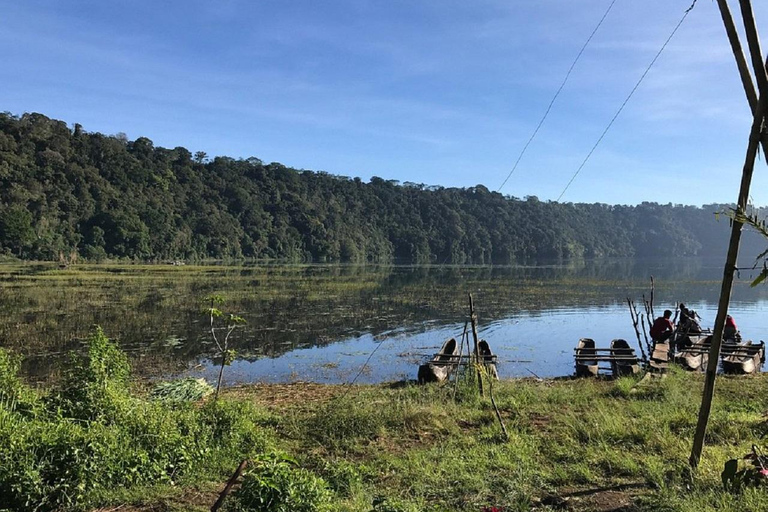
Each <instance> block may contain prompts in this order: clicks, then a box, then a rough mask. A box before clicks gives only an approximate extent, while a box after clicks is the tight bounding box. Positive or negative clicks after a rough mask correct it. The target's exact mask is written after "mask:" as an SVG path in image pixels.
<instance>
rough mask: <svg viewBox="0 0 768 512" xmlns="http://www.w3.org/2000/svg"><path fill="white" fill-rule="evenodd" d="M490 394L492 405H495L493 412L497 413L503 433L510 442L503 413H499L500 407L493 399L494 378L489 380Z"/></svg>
mask: <svg viewBox="0 0 768 512" xmlns="http://www.w3.org/2000/svg"><path fill="white" fill-rule="evenodd" d="M488 392H489V393H490V395H491V405H493V410H494V411H496V419H498V420H499V425H501V431H502V433H504V439H505V440H507V441H509V433H508V432H507V427H506V426H505V425H504V420H503V419H501V412H499V407H498V406H497V405H496V400H495V399H494V398H493V377H490V378H489V379H488Z"/></svg>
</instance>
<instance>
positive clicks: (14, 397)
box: [0, 348, 40, 413]
mask: <svg viewBox="0 0 768 512" xmlns="http://www.w3.org/2000/svg"><path fill="white" fill-rule="evenodd" d="M20 369H21V356H18V355H14V354H13V353H11V352H9V351H8V350H6V349H4V348H0V403H5V404H6V405H7V406H10V404H13V409H14V411H16V412H22V411H23V412H27V413H31V412H33V411H35V410H36V409H37V408H38V406H39V405H40V404H39V399H38V397H37V394H36V393H35V392H34V391H32V390H31V389H29V388H28V387H27V386H25V385H24V384H23V383H22V381H21V378H20V377H19V370H20Z"/></svg>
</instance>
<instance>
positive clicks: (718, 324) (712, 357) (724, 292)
mask: <svg viewBox="0 0 768 512" xmlns="http://www.w3.org/2000/svg"><path fill="white" fill-rule="evenodd" d="M745 23H746V20H745ZM753 29H754V27H753ZM749 32H750V30H749V29H748V30H747V33H749ZM753 32H754V33H755V34H756V29H754V30H753ZM766 111H768V94H761V95H760V100H759V101H758V104H757V109H756V111H755V116H754V119H753V121H752V129H751V131H750V134H749V144H748V145H747V155H746V157H745V159H744V168H743V170H742V174H741V186H740V188H739V200H738V203H737V205H736V209H737V213H738V212H745V211H746V208H747V201H748V199H749V189H750V186H751V184H752V173H753V171H754V168H755V158H756V157H757V151H758V148H759V145H760V137H761V132H762V129H763V120H764V118H765V114H766ZM742 226H743V225H742V223H741V222H739V220H738V219H737V218H734V219H733V223H732V225H731V239H730V242H729V244H728V256H727V257H726V261H725V268H724V269H723V283H722V286H721V287H720V302H719V304H718V306H717V317H716V318H715V328H714V332H713V333H712V346H711V347H710V349H709V363H708V364H707V373H706V376H705V378H704V395H703V396H702V399H701V407H700V409H699V419H698V422H697V424H696V434H695V435H694V438H693V448H692V449H691V457H690V458H689V460H688V462H689V463H690V464H691V467H692V468H694V469H695V468H696V467H697V466H698V464H699V460H700V459H701V452H702V450H703V448H704V436H705V435H706V432H707V423H708V421H709V413H710V411H711V409H712V398H713V396H714V394H715V377H716V375H717V361H718V359H719V357H720V345H721V343H722V341H723V328H724V327H725V317H726V315H727V314H728V303H729V302H730V300H731V288H732V287H733V276H734V273H735V271H736V260H737V258H738V256H739V242H740V241H741V228H742Z"/></svg>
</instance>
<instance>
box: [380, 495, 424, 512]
mask: <svg viewBox="0 0 768 512" xmlns="http://www.w3.org/2000/svg"><path fill="white" fill-rule="evenodd" d="M372 505H373V508H372V509H371V511H370V512H420V511H419V509H418V508H416V507H415V506H413V505H410V504H408V503H404V502H403V501H402V500H398V499H396V498H385V497H381V496H379V497H376V498H374V499H373V503H372Z"/></svg>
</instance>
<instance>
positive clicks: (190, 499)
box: [91, 483, 224, 512]
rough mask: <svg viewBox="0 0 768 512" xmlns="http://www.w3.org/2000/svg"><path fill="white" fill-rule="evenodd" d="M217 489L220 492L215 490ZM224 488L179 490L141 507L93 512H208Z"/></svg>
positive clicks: (113, 508)
mask: <svg viewBox="0 0 768 512" xmlns="http://www.w3.org/2000/svg"><path fill="white" fill-rule="evenodd" d="M217 488H218V490H215V489H217ZM223 488H224V484H223V483H222V484H221V485H214V484H211V488H210V489H205V490H201V489H196V488H194V487H187V488H181V489H178V494H174V495H172V496H165V497H158V498H154V499H148V500H147V502H146V503H142V504H140V505H136V504H123V505H115V506H111V507H102V508H97V509H94V510H92V511H91V512H181V511H185V512H186V511H189V512H203V511H206V512H207V511H209V510H210V509H211V506H212V505H213V504H214V503H216V500H217V499H218V498H219V492H221V489H223Z"/></svg>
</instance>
